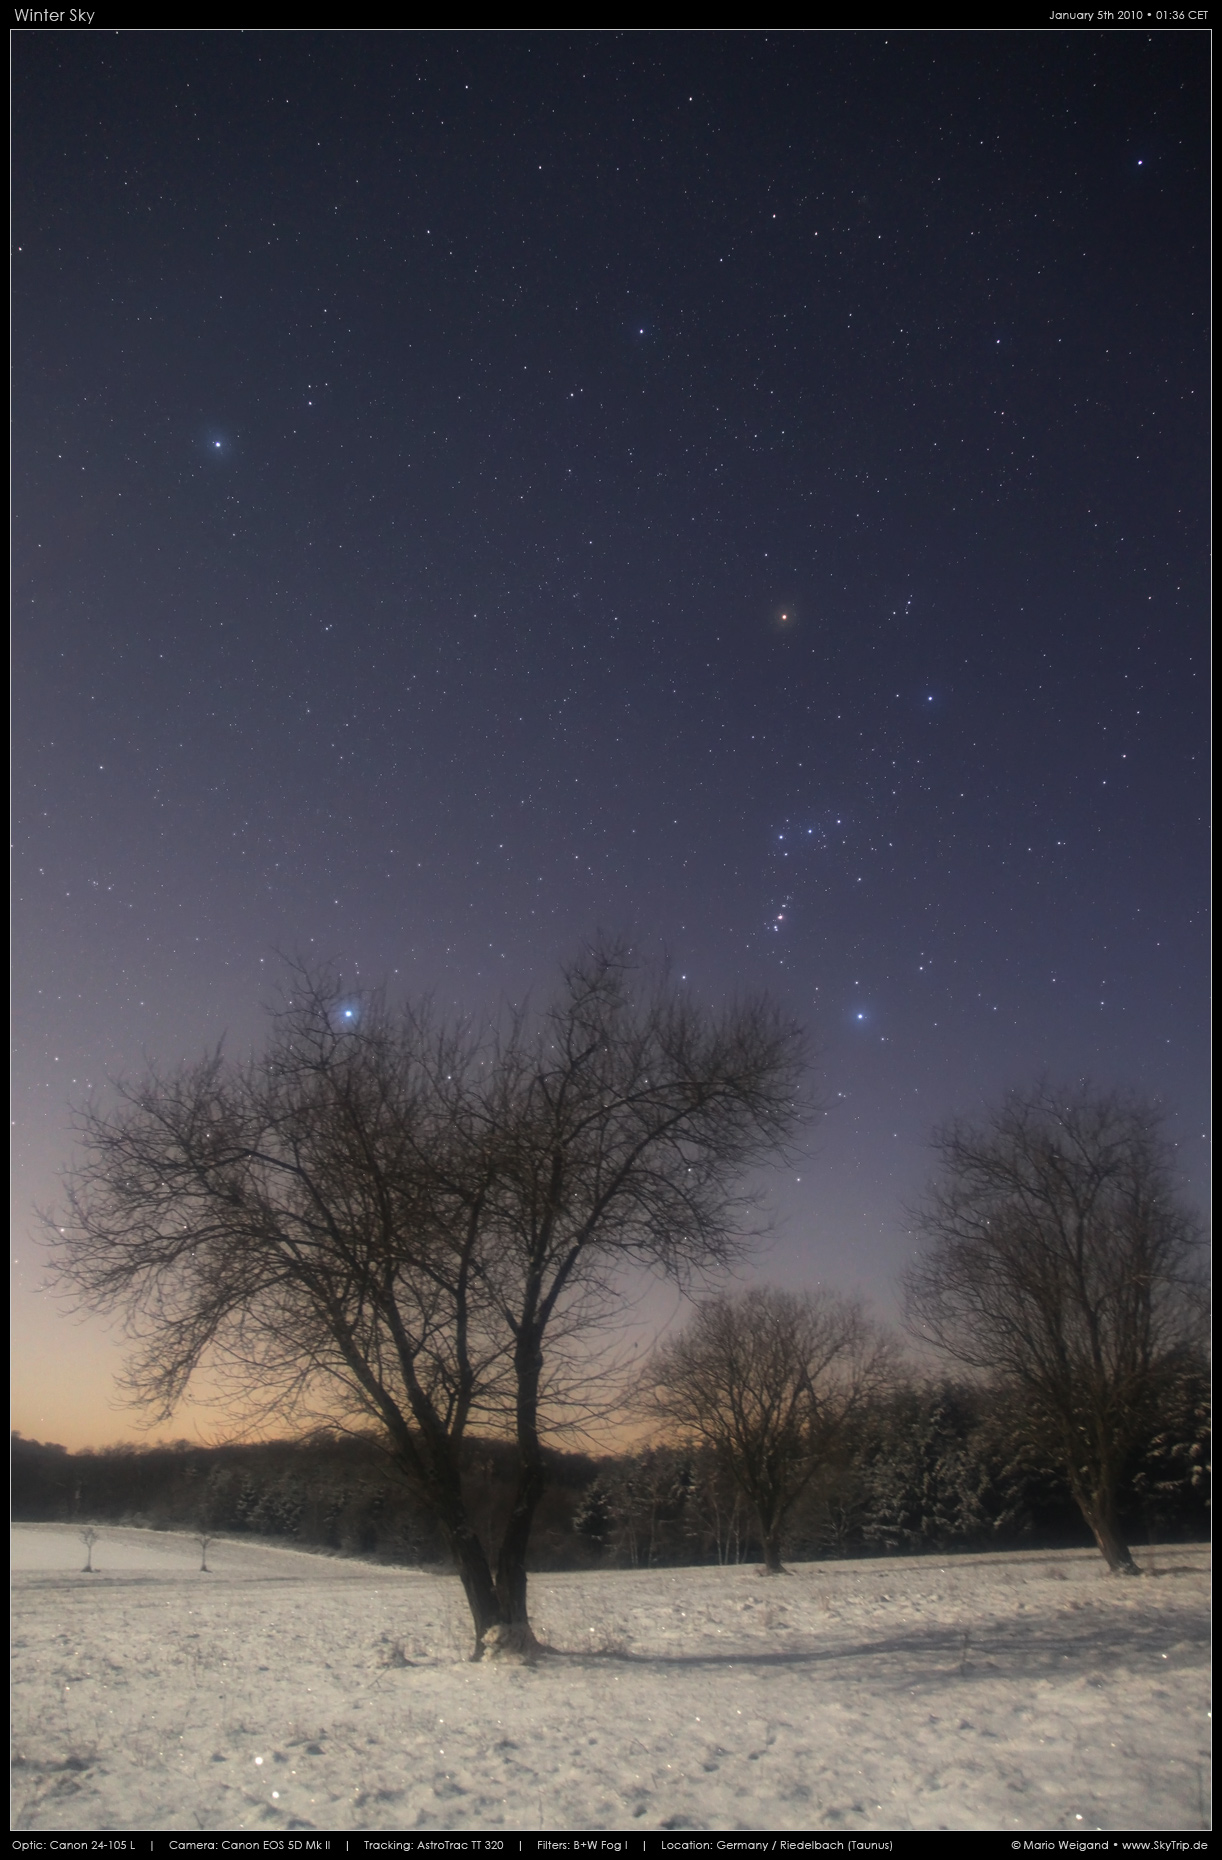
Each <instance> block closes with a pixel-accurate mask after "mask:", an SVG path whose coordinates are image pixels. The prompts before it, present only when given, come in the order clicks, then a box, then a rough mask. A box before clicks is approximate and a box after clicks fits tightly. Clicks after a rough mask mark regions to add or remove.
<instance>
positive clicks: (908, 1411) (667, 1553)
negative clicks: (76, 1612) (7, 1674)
mask: <svg viewBox="0 0 1222 1860" xmlns="http://www.w3.org/2000/svg"><path fill="white" fill-rule="evenodd" d="M1163 1420H1164V1423H1165V1425H1164V1426H1163V1428H1162V1431H1161V1432H1159V1433H1158V1434H1157V1435H1156V1436H1155V1437H1154V1438H1153V1439H1152V1440H1151V1441H1150V1442H1149V1445H1148V1448H1147V1450H1146V1451H1145V1453H1144V1454H1143V1455H1142V1456H1141V1457H1140V1459H1139V1460H1138V1461H1137V1462H1136V1463H1135V1464H1134V1465H1133V1466H1132V1467H1131V1468H1130V1469H1129V1474H1128V1478H1127V1481H1126V1511H1127V1520H1126V1521H1127V1523H1128V1524H1129V1527H1130V1530H1131V1535H1132V1539H1133V1541H1134V1543H1140V1542H1142V1541H1143V1540H1144V1541H1146V1542H1151V1541H1166V1540H1168V1539H1171V1540H1174V1539H1195V1538H1201V1537H1205V1536H1208V1534H1209V1431H1208V1430H1209V1406H1208V1386H1207V1383H1206V1381H1205V1377H1204V1374H1203V1373H1202V1375H1200V1376H1199V1377H1198V1376H1190V1377H1186V1378H1184V1379H1183V1381H1182V1383H1181V1385H1180V1387H1179V1389H1178V1390H1177V1392H1176V1396H1175V1399H1174V1400H1173V1401H1171V1402H1170V1403H1169V1404H1168V1410H1167V1412H1166V1414H1165V1415H1164V1417H1163ZM550 1458H551V1474H552V1481H551V1487H550V1490H549V1491H548V1494H547V1496H546V1498H545V1500H544V1502H543V1504H542V1505H541V1506H540V1508H539V1512H538V1514H537V1517H536V1520H535V1526H534V1533H533V1536H532V1539H531V1556H530V1561H531V1564H532V1566H533V1567H534V1568H535V1569H540V1570H545V1569H546V1570H554V1569H588V1568H592V1567H597V1566H604V1567H617V1568H646V1567H657V1566H662V1565H675V1564H684V1563H735V1562H748V1561H754V1560H756V1559H757V1558H758V1557H759V1555H760V1546H759V1543H758V1540H757V1535H756V1531H755V1527H754V1524H753V1522H752V1519H751V1515H750V1512H749V1510H748V1508H747V1507H746V1505H745V1504H744V1503H743V1502H742V1500H741V1498H740V1497H739V1496H738V1495H737V1494H736V1493H735V1491H734V1489H733V1487H732V1485H731V1484H730V1483H729V1481H728V1479H727V1477H726V1475H725V1472H724V1470H723V1469H722V1468H721V1467H720V1466H719V1465H718V1464H717V1462H716V1460H715V1459H713V1458H712V1457H711V1456H710V1455H709V1454H708V1453H706V1452H702V1451H699V1450H695V1449H691V1448H687V1447H683V1446H674V1445H670V1446H657V1447H649V1448H644V1449H641V1450H639V1451H636V1452H633V1453H625V1454H618V1455H606V1456H601V1457H599V1456H594V1455H591V1454H583V1453H563V1452H553V1453H552V1454H551V1456H550ZM464 1476H465V1482H466V1487H467V1496H468V1501H469V1503H470V1505H471V1509H472V1515H473V1516H474V1517H475V1519H476V1520H477V1522H478V1523H479V1527H480V1530H481V1534H482V1535H483V1536H484V1537H485V1539H486V1540H487V1541H490V1542H495V1541H498V1539H499V1535H500V1532H501V1530H502V1529H503V1526H504V1522H505V1518H506V1516H507V1514H508V1511H509V1508H510V1505H511V1502H512V1496H513V1481H514V1455H513V1449H512V1448H511V1447H510V1446H508V1445H507V1444H506V1443H503V1442H499V1441H488V1440H472V1441H470V1442H468V1444H467V1447H466V1451H465V1466H464ZM12 1508H13V1517H14V1519H15V1520H18V1521H27V1522H35V1521H38V1522H80V1523H81V1524H85V1523H92V1524H123V1525H142V1526H145V1527H148V1528H151V1529H153V1530H178V1531H192V1532H199V1531H207V1532H210V1533H215V1534H219V1535H225V1536H229V1535H234V1534H238V1533H250V1534H253V1535H257V1536H260V1537H264V1538H275V1539H279V1540H281V1541H285V1542H289V1543H292V1544H295V1545H297V1546H299V1547H300V1548H302V1549H313V1550H323V1551H330V1552H332V1553H338V1554H342V1555H349V1556H362V1557H371V1558H374V1559H378V1560H382V1561H385V1562H390V1563H406V1564H416V1565H442V1564H444V1563H445V1562H446V1560H447V1559H446V1553H445V1549H444V1546H443V1544H442V1541H441V1537H440V1534H439V1532H438V1531H437V1529H436V1526H435V1525H434V1523H433V1521H432V1519H431V1518H430V1516H429V1514H428V1512H427V1510H426V1509H425V1508H424V1507H423V1506H422V1505H421V1504H419V1502H418V1501H417V1500H415V1498H414V1497H413V1495H412V1493H411V1492H410V1490H409V1489H408V1488H407V1487H406V1486H405V1485H404V1484H403V1482H402V1480H401V1479H400V1477H399V1476H398V1474H397V1473H396V1472H395V1470H394V1469H393V1467H392V1466H391V1465H390V1463H389V1461H388V1460H387V1459H386V1457H385V1455H384V1454H383V1453H382V1451H381V1450H380V1449H379V1447H378V1446H377V1445H376V1443H375V1442H373V1441H372V1440H363V1439H358V1438H354V1437H352V1436H348V1435H342V1434H329V1435H321V1436H320V1435H314V1436H312V1437H311V1438H309V1439H306V1440H300V1441H266V1442H260V1443H251V1444H238V1445H232V1446H217V1447H201V1446H195V1445H192V1444H191V1443H189V1442H187V1441H177V1442H175V1443H173V1444H171V1445H157V1446H129V1445H124V1446H117V1447H104V1448H101V1449H99V1450H96V1451H93V1450H83V1451H81V1452H78V1453H69V1452H68V1451H67V1450H66V1449H65V1448H64V1447H60V1446H55V1445H52V1444H49V1443H48V1444H44V1443H41V1442H39V1441H36V1440H25V1439H23V1438H22V1436H21V1435H20V1434H15V1435H14V1436H13V1437H12ZM1089 1541H1090V1539H1089V1537H1088V1536H1087V1534H1086V1530H1085V1526H1084V1525H1083V1522H1082V1517H1081V1513H1080V1512H1079V1511H1078V1509H1077V1507H1076V1506H1075V1505H1074V1504H1073V1502H1072V1500H1071V1498H1070V1495H1069V1493H1068V1491H1067V1490H1066V1488H1065V1486H1064V1483H1063V1482H1062V1481H1061V1480H1060V1479H1059V1478H1058V1477H1057V1476H1056V1475H1055V1474H1053V1473H1051V1472H1050V1471H1049V1470H1048V1469H1047V1467H1046V1465H1043V1464H1041V1456H1040V1454H1039V1453H1038V1451H1037V1450H1036V1449H1035V1448H1034V1447H1033V1446H1032V1444H1031V1442H1030V1441H1029V1440H1028V1439H1027V1438H1025V1437H1024V1435H1023V1433H1022V1431H1021V1430H1016V1429H1015V1427H1014V1425H1013V1414H1012V1410H1011V1409H1010V1408H1009V1406H1008V1405H1007V1404H1006V1403H1005V1402H1004V1401H1002V1400H1001V1399H999V1398H997V1397H995V1396H989V1395H988V1394H986V1393H983V1392H982V1391H980V1390H978V1389H974V1388H968V1387H964V1386H962V1385H959V1384H955V1383H951V1382H941V1383H936V1384H930V1385H927V1386H924V1387H914V1386H909V1387H907V1388H904V1389H902V1390H900V1391H899V1392H897V1393H896V1394H895V1395H894V1396H893V1397H892V1398H891V1399H890V1400H889V1401H888V1402H886V1403H884V1404H882V1405H881V1406H880V1407H879V1408H878V1409H877V1410H876V1411H875V1412H874V1413H873V1414H872V1415H871V1416H870V1417H869V1419H868V1420H867V1421H866V1422H864V1423H863V1424H862V1426H861V1427H860V1428H859V1430H858V1432H857V1435H856V1437H855V1439H854V1440H853V1441H852V1442H851V1443H849V1444H848V1446H847V1447H846V1450H845V1452H844V1455H843V1457H842V1460H841V1463H840V1464H839V1465H838V1466H836V1467H835V1468H833V1469H831V1470H830V1471H829V1472H828V1473H826V1474H825V1475H824V1476H823V1477H822V1478H821V1480H820V1483H819V1485H818V1486H817V1487H815V1488H812V1489H811V1490H810V1491H809V1492H808V1493H807V1494H806V1495H805V1497H804V1498H803V1499H802V1500H801V1501H800V1502H799V1504H798V1505H797V1507H796V1508H795V1510H794V1512H793V1514H792V1516H791V1518H790V1522H789V1528H788V1531H787V1535H786V1543H785V1554H786V1555H787V1556H789V1557H790V1558H794V1559H805V1558H819V1557H833V1556H861V1555H872V1554H886V1553H888V1552H890V1553H897V1552H898V1553H904V1554H912V1553H913V1552H919V1551H923V1550H927V1551H947V1550H956V1549H959V1550H969V1549H984V1548H994V1549H1001V1548H1010V1549H1013V1548H1022V1547H1029V1548H1044V1547H1049V1546H1053V1545H1064V1546H1069V1545H1074V1544H1086V1543H1088V1542H1089Z"/></svg>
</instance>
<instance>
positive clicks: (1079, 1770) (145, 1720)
mask: <svg viewBox="0 0 1222 1860" xmlns="http://www.w3.org/2000/svg"><path fill="white" fill-rule="evenodd" d="M84 1556H85V1553H84V1548H83V1546H82V1544H81V1542H80V1539H79V1537H78V1536H77V1533H76V1531H75V1530H74V1529H73V1528H72V1527H70V1526H66V1525H63V1526H61V1525H18V1526H17V1527H16V1528H15V1529H14V1531H13V1533H12V1557H13V1569H14V1590H15V1594H14V1603H15V1607H14V1617H15V1639H16V1661H15V1674H14V1694H13V1697H14V1742H15V1748H16V1769H15V1772H14V1774H15V1791H14V1803H13V1825H14V1827H17V1828H22V1829H39V1828H42V1829H53V1828H77V1829H87V1830H100V1829H121V1828H127V1829H150V1830H151V1829H186V1830H197V1829H217V1830H221V1829H251V1830H263V1831H266V1832H269V1833H270V1832H273V1831H275V1830H277V1829H290V1828H311V1827H316V1828H322V1829H331V1830H339V1829H376V1828H381V1829H400V1830H406V1829H415V1828H430V1829H470V1830H477V1829H494V1828H508V1829H538V1830H542V1829H561V1830H563V1829H574V1830H576V1829H617V1828H659V1827H661V1828H715V1829H737V1828H776V1829H802V1828H806V1829H841V1830H850V1829H892V1830H895V1829H904V1828H991V1829H1016V1830H1017V1829H1067V1830H1072V1831H1074V1832H1077V1833H1082V1832H1085V1831H1086V1830H1088V1829H1098V1828H1163V1829H1199V1828H1201V1827H1202V1826H1205V1825H1208V1818H1209V1813H1210V1788H1209V1770H1208V1767H1207V1765H1208V1757H1207V1755H1206V1753H1207V1751H1208V1749H1209V1745H1210V1738H1209V1725H1208V1714H1207V1706H1208V1700H1207V1680H1208V1668H1207V1645H1208V1643H1207V1616H1206V1600H1207V1588H1208V1580H1209V1561H1208V1552H1207V1551H1206V1550H1205V1548H1204V1547H1202V1546H1198V1545H1190V1546H1187V1547H1183V1546H1181V1547H1175V1548H1169V1549H1162V1550H1158V1551H1153V1552H1146V1553H1144V1555H1143V1556H1142V1558H1141V1560H1142V1561H1143V1562H1144V1564H1145V1566H1146V1569H1147V1570H1148V1572H1149V1578H1148V1579H1147V1580H1144V1581H1124V1580H1116V1579H1110V1578H1108V1576H1107V1575H1106V1574H1105V1572H1104V1569H1103V1565H1102V1563H1101V1561H1100V1559H1099V1558H1098V1557H1097V1556H1095V1555H1093V1554H1090V1553H1087V1552H1086V1551H1068V1552H1066V1551H1061V1552H1052V1553H1040V1552H1028V1553H1026V1554H1023V1555H994V1556H988V1557H983V1556H981V1557H960V1558H953V1559H947V1560H945V1561H939V1560H937V1559H934V1558H920V1559H917V1558H910V1559H893V1560H888V1561H883V1562H857V1563H808V1564H801V1565H798V1566H796V1567H795V1568H794V1569H793V1570H792V1571H791V1572H790V1573H789V1574H788V1575H786V1576H784V1577H782V1578H779V1579H774V1580H768V1579H766V1578H765V1577H763V1576H762V1575H761V1574H759V1573H758V1571H756V1570H754V1569H750V1568H737V1569H726V1570H717V1569H679V1570H664V1571H653V1572H644V1571H636V1572H626V1571H625V1572H615V1573H601V1572H600V1573H598V1574H580V1575H559V1576H537V1577H534V1578H532V1582H531V1595H532V1607H533V1611H534V1619H535V1625H536V1629H537V1631H538V1632H539V1633H540V1635H541V1637H543V1638H545V1639H546V1640H547V1641H549V1642H550V1643H551V1645H552V1646H553V1647H554V1648H555V1649H556V1651H555V1653H554V1654H552V1655H551V1656H549V1657H547V1658H546V1659H544V1660H543V1661H541V1662H540V1664H539V1665H537V1666H536V1667H533V1668H526V1667H522V1666H513V1665H507V1664H505V1665H502V1664H483V1665H480V1666H472V1665H470V1664H469V1663H468V1662H467V1660H466V1657H465V1656H466V1654H467V1652H468V1650H469V1628H468V1622H467V1617H466V1610H465V1605H464V1603H463V1598H462V1594H461V1591H460V1589H459V1586H458V1583H457V1581H456V1580H455V1579H453V1578H444V1577H437V1576H432V1575H424V1574H421V1573H419V1572H416V1571H412V1570H392V1569H385V1568H380V1567H376V1566H374V1565H371V1564H367V1563H356V1562H344V1561H336V1560H332V1559H329V1558H326V1557H318V1556H309V1555H305V1554H303V1553H299V1552H295V1551H291V1550H281V1549H274V1548H268V1547H261V1546H255V1545H251V1544H248V1543H243V1542H241V1541H240V1540H239V1541H223V1542H218V1543H214V1544H213V1545H212V1546H211V1547H210V1549H209V1551H208V1560H209V1564H210V1565H211V1573H210V1574H208V1575H204V1574H201V1573H200V1571H199V1551H198V1547H197V1546H196V1545H195V1544H194V1543H193V1542H192V1540H191V1539H190V1538H188V1537H176V1536H170V1535H161V1534H158V1533H154V1532H149V1531H138V1530H120V1529H109V1528H102V1529H101V1533H100V1537H99V1541H98V1543H97V1545H96V1546H95V1549H94V1563H95V1565H96V1567H97V1570H98V1573H97V1574H96V1575H93V1576H88V1575H84V1574H82V1573H81V1566H82V1564H83V1562H84Z"/></svg>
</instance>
